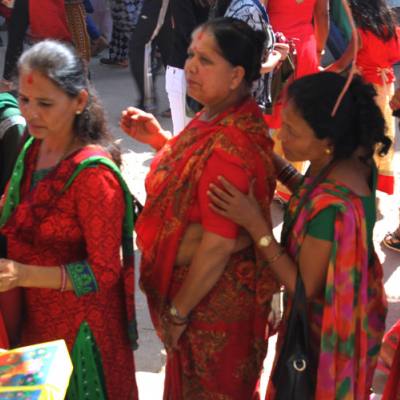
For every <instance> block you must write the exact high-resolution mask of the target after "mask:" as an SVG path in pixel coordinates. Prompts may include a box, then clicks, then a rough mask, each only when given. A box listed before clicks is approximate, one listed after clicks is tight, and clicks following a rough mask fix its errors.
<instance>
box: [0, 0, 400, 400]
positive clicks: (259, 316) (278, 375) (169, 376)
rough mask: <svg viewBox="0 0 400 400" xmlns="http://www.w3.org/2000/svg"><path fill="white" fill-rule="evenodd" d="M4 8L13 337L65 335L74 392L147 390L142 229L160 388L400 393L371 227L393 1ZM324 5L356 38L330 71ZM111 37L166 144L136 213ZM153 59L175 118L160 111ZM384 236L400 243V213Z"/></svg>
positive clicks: (5, 197)
mask: <svg viewBox="0 0 400 400" xmlns="http://www.w3.org/2000/svg"><path fill="white" fill-rule="evenodd" d="M0 1H1V2H2V4H3V6H4V7H5V8H0V12H1V10H3V12H4V14H3V15H4V16H5V17H6V18H7V23H8V42H7V51H6V57H5V63H4V73H3V81H2V84H3V90H4V89H7V91H4V92H2V93H0V145H1V148H0V157H1V159H0V163H1V164H0V165H1V166H2V168H1V171H0V190H1V194H2V197H1V201H0V211H1V213H0V251H1V254H0V257H1V258H0V347H2V348H8V347H16V346H20V345H29V344H35V343H40V342H46V341H51V340H55V339H64V340H65V341H66V343H67V346H68V348H69V350H70V352H71V355H72V361H73V364H74V372H73V375H72V377H71V381H70V386H69V389H68V392H67V398H68V399H73V400H75V399H76V400H78V399H83V398H89V399H95V398H104V399H106V398H107V399H109V400H114V399H115V400H116V399H118V400H125V399H126V400H128V399H130V400H131V399H137V398H138V389H137V384H136V378H135V363H134V356H133V354H134V353H133V351H134V350H135V349H136V348H137V339H138V338H137V324H136V317H135V304H134V293H135V285H134V282H135V277H134V275H135V274H134V263H133V260H134V258H133V248H134V247H133V232H134V231H135V232H136V236H137V245H138V248H139V249H140V252H141V261H140V276H139V286H140V289H141V290H142V291H143V292H144V294H145V295H146V298H147V302H148V307H149V311H150V316H151V319H152V323H153V325H154V328H155V331H156V333H157V335H158V337H159V338H160V340H161V341H162V343H163V345H164V346H165V349H166V352H167V361H166V370H165V383H164V399H165V400H197V399H198V400H200V399H227V400H228V399H229V400H247V399H248V400H257V399H260V398H265V399H268V400H270V399H271V400H273V399H276V400H282V399H284V400H290V399H318V400H322V399H324V400H325V399H331V400H333V399H339V398H340V399H355V400H364V399H369V396H370V394H371V393H372V390H375V391H379V392H380V393H382V394H383V399H384V400H397V399H398V398H399V397H398V396H399V395H400V367H399V365H400V329H399V326H400V320H399V322H398V323H397V324H395V325H394V326H393V327H387V326H385V318H386V314H387V301H386V295H385V290H384V286H383V283H384V282H383V270H382V264H381V262H380V260H379V258H378V256H377V254H376V252H375V248H374V241H373V232H374V225H375V222H376V215H377V198H376V194H377V193H376V192H377V190H383V191H385V192H387V193H388V194H390V195H393V193H394V188H395V184H396V182H395V179H394V172H393V171H394V166H393V155H394V150H393V144H394V142H395V141H396V140H397V138H396V135H395V126H394V123H395V122H394V118H393V116H392V112H393V111H394V112H396V110H398V109H400V90H398V91H397V92H395V89H394V81H395V75H394V71H393V64H394V63H396V62H398V61H400V31H399V30H398V28H397V21H396V17H395V14H394V13H393V12H392V11H391V9H390V7H389V6H388V4H387V3H386V0H348V3H347V1H344V0H343V1H342V0H340V1H335V0H333V1H328V0H268V1H266V0H181V1H178V0H171V1H167V0H118V1H117V0H111V1H110V3H109V4H108V6H107V5H106V4H105V2H104V1H100V0H98V1H94V0H91V1H88V0H68V1H67V0H65V1H58V0H57V1H51V2H47V1H46V2H45V3H46V4H47V3H49V6H48V7H47V6H46V8H45V9H44V8H43V4H42V5H39V3H38V2H35V1H33V0H15V2H10V1H8V0H7V1H6V0H0ZM50 3H51V4H50ZM330 3H332V4H331V5H334V6H335V7H337V8H338V9H340V10H341V12H342V15H345V16H346V18H348V20H347V21H346V22H347V24H349V26H350V27H351V35H350V36H348V37H347V42H346V40H345V38H346V36H345V35H343V38H342V39H343V40H344V42H346V43H347V48H346V49H343V50H344V51H343V52H342V54H339V55H338V57H337V59H336V60H335V61H333V63H331V64H330V65H327V66H326V65H325V66H322V65H321V64H322V58H323V55H324V52H325V51H326V50H327V49H328V46H327V42H328V35H329V18H330V13H329V5H330ZM40 7H41V8H40ZM44 10H45V12H44ZM5 11H7V12H5ZM107 12H108V19H107ZM96 15H97V18H96ZM100 17H101V18H100ZM110 18H111V19H112V21H113V25H112V29H110ZM104 21H106V22H104ZM338 29H339V28H338ZM339 30H340V29H339ZM27 35H29V37H30V41H31V43H30V46H27V47H28V48H27V49H25V51H23V50H24V40H25V38H26V36H27ZM91 46H92V49H91ZM107 48H108V51H109V55H108V57H103V58H101V59H100V63H102V64H105V65H110V66H117V67H127V66H128V65H129V66H130V69H131V72H132V76H133V78H134V81H135V82H136V85H137V88H138V92H139V101H138V103H137V104H136V105H135V107H133V106H130V105H129V104H127V106H126V109H125V110H123V111H122V113H121V118H120V128H121V130H122V131H123V132H124V133H126V134H127V135H129V136H130V137H132V138H133V139H135V140H136V141H139V142H141V143H144V144H147V145H149V146H150V147H151V148H152V149H154V151H155V155H154V158H153V161H152V164H151V166H150V170H149V172H148V175H147V177H146V181H145V187H146V194H147V196H146V202H145V204H144V207H143V209H142V210H141V212H140V215H137V213H136V211H137V208H135V207H134V205H135V202H134V201H133V197H132V195H131V193H130V191H129V188H128V186H127V184H126V182H125V181H124V178H123V177H122V175H121V171H120V166H121V152H120V149H119V147H118V146H117V145H116V144H115V142H114V141H113V138H112V135H111V134H110V132H109V127H108V125H107V122H106V118H105V110H104V108H103V106H102V104H101V102H100V100H99V99H98V96H97V94H96V92H95V90H94V88H93V86H92V83H91V81H90V64H89V61H90V57H91V53H92V54H94V53H96V54H97V53H101V52H102V51H105V50H106V49H107ZM91 50H92V51H91ZM157 52H159V53H160V54H161V58H162V64H163V65H164V67H165V73H166V92H167V94H168V100H169V104H170V108H171V117H172V123H173V132H167V131H166V130H164V129H163V127H162V126H161V124H160V123H159V122H158V121H157V119H156V117H155V116H154V115H153V114H152V113H150V111H152V110H154V107H155V104H154V89H153V88H152V65H151V60H152V58H154V54H155V53H157ZM13 79H14V80H13ZM17 100H18V101H17ZM306 166H307V169H306ZM276 196H278V197H279V199H280V202H282V201H284V202H285V206H284V216H283V229H282V235H281V237H280V238H279V239H278V238H276V237H275V236H274V233H273V229H272V218H271V205H272V202H273V201H274V198H276ZM393 201H394V200H393ZM383 243H384V244H385V245H386V246H387V247H388V248H390V249H391V250H395V251H398V252H399V251H400V226H399V228H398V229H397V230H395V231H394V232H392V233H390V234H388V235H387V236H386V237H385V238H384V240H383ZM276 298H278V299H280V301H278V302H276V301H274V300H275V299H276ZM277 303H279V304H283V306H284V307H283V315H280V314H281V312H280V311H282V310H278V309H276V305H277ZM389 328H390V329H389ZM385 332H386V334H385ZM276 333H277V334H278V340H277V347H276V354H275V361H274V364H273V367H272V372H271V377H270V380H269V382H268V387H267V391H266V393H260V378H261V374H262V369H263V361H264V359H265V357H266V355H267V352H268V339H269V338H270V337H271V336H272V335H274V334H276ZM377 376H378V377H379V378H380V381H379V382H380V383H381V387H380V388H378V386H379V385H378V384H377V380H376V379H374V378H376V377H377ZM382 382H383V383H382Z"/></svg>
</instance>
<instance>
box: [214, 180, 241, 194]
mask: <svg viewBox="0 0 400 400" xmlns="http://www.w3.org/2000/svg"><path fill="white" fill-rule="evenodd" d="M218 180H219V181H220V182H221V184H222V186H223V187H224V189H225V190H226V191H227V192H228V193H229V194H230V195H231V197H234V196H237V195H238V194H241V192H240V191H239V190H238V189H236V187H235V186H233V185H232V184H231V183H230V182H229V181H227V180H226V179H225V178H224V177H223V176H219V177H218Z"/></svg>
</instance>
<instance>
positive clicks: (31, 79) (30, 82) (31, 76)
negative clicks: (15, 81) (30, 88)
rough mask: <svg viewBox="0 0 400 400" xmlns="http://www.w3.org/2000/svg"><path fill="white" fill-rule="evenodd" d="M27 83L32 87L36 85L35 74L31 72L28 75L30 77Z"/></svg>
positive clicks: (27, 78)
mask: <svg viewBox="0 0 400 400" xmlns="http://www.w3.org/2000/svg"><path fill="white" fill-rule="evenodd" d="M26 81H27V82H28V83H29V84H30V85H32V84H33V83H34V81H33V73H32V72H29V73H28V76H27V77H26Z"/></svg>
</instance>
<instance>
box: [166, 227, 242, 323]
mask: <svg viewBox="0 0 400 400" xmlns="http://www.w3.org/2000/svg"><path fill="white" fill-rule="evenodd" d="M234 248H235V240H233V239H226V238H223V237H222V236H219V235H217V234H215V233H212V232H207V231H205V232H204V233H203V235H202V239H201V242H200V245H199V247H198V248H197V250H196V252H195V254H194V257H193V261H192V262H191V264H190V267H189V272H188V274H187V276H186V279H185V281H184V282H183V284H182V286H181V288H180V290H179V291H178V293H177V294H176V296H175V297H174V299H173V300H172V302H173V304H174V306H175V307H176V308H177V309H178V310H179V314H180V315H182V316H184V317H185V316H188V315H189V314H190V312H191V311H192V310H193V308H194V307H196V305H197V304H198V303H199V302H200V301H201V299H202V298H203V297H204V296H205V295H206V294H207V293H208V292H209V291H210V290H211V289H212V288H213V287H214V285H215V284H216V283H217V281H218V279H219V278H220V277H221V275H222V273H223V272H224V269H225V267H226V264H227V262H228V260H229V257H230V256H231V254H232V253H233V250H234Z"/></svg>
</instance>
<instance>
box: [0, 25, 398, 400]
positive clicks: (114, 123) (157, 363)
mask: <svg viewBox="0 0 400 400" xmlns="http://www.w3.org/2000/svg"><path fill="white" fill-rule="evenodd" d="M1 34H2V37H3V39H4V38H5V36H4V33H1ZM103 55H104V54H103ZM3 60H4V47H2V48H0V65H1V66H2V65H3ZM90 70H91V76H92V80H93V84H94V86H95V87H96V89H97V91H98V93H99V95H100V98H101V100H102V102H103V104H104V106H105V108H106V109H107V112H108V119H109V124H110V126H111V127H112V131H113V133H114V135H115V136H116V137H117V138H118V139H120V140H121V142H120V145H121V147H122V150H123V159H124V166H125V167H124V175H125V177H126V179H127V181H128V184H129V186H130V188H131V191H132V193H134V194H135V195H136V196H137V197H138V198H139V199H140V200H141V201H143V200H144V198H145V194H144V178H145V175H146V172H147V170H148V167H149V165H150V162H151V159H152V156H153V153H152V152H151V151H150V149H149V148H148V147H147V146H145V145H142V144H140V143H137V142H135V141H134V140H132V139H130V138H129V137H126V136H125V135H124V134H123V133H122V132H121V131H120V130H119V128H118V121H119V115H120V112H121V111H122V109H124V108H125V107H127V106H129V105H134V104H135V100H136V93H137V91H136V89H135V86H134V84H133V81H132V79H131V77H130V74H129V71H128V69H127V68H126V69H121V68H115V67H110V66H106V65H100V63H99V58H95V59H93V60H92V63H91V67H90ZM163 87H164V79H163V76H162V75H157V76H156V88H157V99H158V112H161V111H164V110H165V109H166V108H168V104H167V99H166V95H165V91H164V89H163ZM160 122H161V123H162V125H163V127H164V128H166V129H170V128H171V122H170V120H168V119H160ZM399 147H400V146H399V144H397V154H396V156H397V162H396V165H397V174H398V176H399V174H400V157H399ZM399 178H400V177H399ZM399 181H400V179H398V182H399ZM378 196H379V200H380V205H379V209H380V212H381V214H382V215H381V216H380V217H379V220H378V222H377V224H376V228H375V232H374V240H375V246H376V250H377V253H378V255H379V258H380V259H381V261H382V262H383V266H384V274H385V288H386V291H387V295H388V301H389V315H388V319H387V326H388V327H389V326H391V325H392V324H393V323H394V322H395V321H396V320H397V319H398V318H400V253H394V252H392V251H390V250H387V249H386V248H384V247H382V246H381V245H380V242H381V240H382V238H383V236H384V235H385V234H386V233H387V232H388V231H391V230H392V229H394V228H396V227H397V225H398V223H399V215H398V214H399V213H398V207H399V206H400V198H399V188H397V191H396V196H387V195H385V194H383V193H379V194H378ZM273 218H274V221H275V222H276V228H275V230H276V231H275V233H276V234H278V231H279V230H280V224H279V222H280V221H281V211H280V209H279V207H278V206H274V207H273ZM136 253H137V254H136V266H138V265H139V254H138V252H136ZM137 275H138V274H137ZM136 292H137V294H136V308H137V316H138V325H139V335H140V348H139V350H138V351H136V352H135V360H136V371H137V373H136V377H137V381H138V385H139V390H140V399H141V400H157V399H161V398H162V386H163V379H164V375H163V365H164V362H165V355H164V352H163V347H162V345H161V343H160V341H159V340H158V339H157V337H156V335H155V333H154V329H153V327H152V324H151V321H150V318H149V315H148V312H147V305H146V301H145V299H144V296H143V295H142V294H141V292H140V291H139V290H137V291H136ZM274 342H275V338H272V341H271V343H270V351H269V352H268V357H267V359H266V362H265V373H264V375H263V380H262V389H261V393H265V386H266V382H267V379H268V374H269V369H270V366H271V363H272V359H273V355H274Z"/></svg>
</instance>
